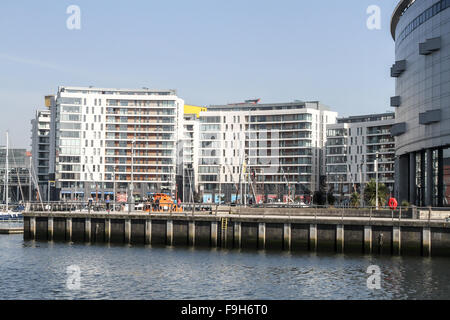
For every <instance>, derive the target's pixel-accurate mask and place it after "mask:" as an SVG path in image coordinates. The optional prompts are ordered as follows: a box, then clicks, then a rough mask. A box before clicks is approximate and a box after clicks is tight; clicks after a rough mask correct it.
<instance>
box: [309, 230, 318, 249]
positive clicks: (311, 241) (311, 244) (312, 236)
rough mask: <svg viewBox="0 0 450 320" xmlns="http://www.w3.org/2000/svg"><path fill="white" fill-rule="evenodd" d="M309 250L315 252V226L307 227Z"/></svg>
mask: <svg viewBox="0 0 450 320" xmlns="http://www.w3.org/2000/svg"><path fill="white" fill-rule="evenodd" d="M309 249H310V250H314V251H316V250H317V224H310V225H309Z"/></svg>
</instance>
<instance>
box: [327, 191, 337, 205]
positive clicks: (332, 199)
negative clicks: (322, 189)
mask: <svg viewBox="0 0 450 320" xmlns="http://www.w3.org/2000/svg"><path fill="white" fill-rule="evenodd" d="M335 202H336V198H335V196H334V195H333V193H328V205H330V206H332V205H334V203H335Z"/></svg>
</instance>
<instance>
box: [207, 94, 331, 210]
mask: <svg viewBox="0 0 450 320" xmlns="http://www.w3.org/2000/svg"><path fill="white" fill-rule="evenodd" d="M258 102H259V100H248V101H246V102H245V103H240V104H228V105H216V106H209V107H208V110H207V111H206V112H201V113H200V151H199V157H200V159H199V168H198V171H199V173H198V175H199V192H200V194H201V196H202V200H203V202H209V203H211V202H215V203H218V202H219V199H220V198H222V201H224V202H230V201H231V202H238V203H244V202H245V203H248V202H249V201H248V199H252V201H256V202H258V203H260V202H271V201H285V202H287V201H288V198H290V201H292V200H296V199H297V200H300V199H302V198H303V200H305V201H307V202H309V201H310V197H311V196H312V193H313V192H314V191H316V190H318V188H319V181H320V177H321V176H322V175H325V157H324V154H323V147H324V146H325V142H326V125H327V124H330V123H335V121H336V117H337V113H336V112H333V111H330V110H329V109H328V108H327V107H326V106H324V105H322V104H321V103H319V102H317V101H313V102H303V101H295V102H292V103H273V104H259V103H258Z"/></svg>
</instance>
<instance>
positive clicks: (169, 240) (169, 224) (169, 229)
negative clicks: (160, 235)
mask: <svg viewBox="0 0 450 320" xmlns="http://www.w3.org/2000/svg"><path fill="white" fill-rule="evenodd" d="M166 243H167V245H168V246H171V245H173V221H172V220H167V228H166Z"/></svg>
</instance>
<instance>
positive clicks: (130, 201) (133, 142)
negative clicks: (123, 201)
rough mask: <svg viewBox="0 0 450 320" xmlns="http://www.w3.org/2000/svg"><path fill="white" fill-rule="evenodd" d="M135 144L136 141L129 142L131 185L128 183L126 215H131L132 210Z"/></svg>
mask: <svg viewBox="0 0 450 320" xmlns="http://www.w3.org/2000/svg"><path fill="white" fill-rule="evenodd" d="M135 143H136V140H135V139H133V141H132V142H131V183H130V200H129V201H128V213H131V211H132V209H131V208H132V207H133V210H134V193H133V190H134V185H133V180H134V176H133V171H134V168H133V162H134V144H135Z"/></svg>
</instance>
